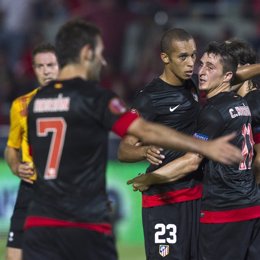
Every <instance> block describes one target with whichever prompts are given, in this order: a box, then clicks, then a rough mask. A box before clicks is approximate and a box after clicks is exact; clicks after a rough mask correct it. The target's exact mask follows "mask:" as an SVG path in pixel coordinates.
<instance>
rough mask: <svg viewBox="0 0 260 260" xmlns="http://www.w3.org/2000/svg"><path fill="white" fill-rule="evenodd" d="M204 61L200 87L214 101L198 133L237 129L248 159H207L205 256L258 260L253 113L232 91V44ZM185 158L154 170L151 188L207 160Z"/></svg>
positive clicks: (259, 204) (259, 208)
mask: <svg viewBox="0 0 260 260" xmlns="http://www.w3.org/2000/svg"><path fill="white" fill-rule="evenodd" d="M200 63H201V64H200V69H199V87H200V89H201V90H204V91H206V93H207V98H208V101H207V104H206V105H205V107H204V108H203V109H202V110H201V112H200V115H199V118H198V127H197V130H196V133H195V135H196V136H197V137H198V138H203V139H209V140H210V139H211V138H215V137H219V136H222V135H225V134H226V133H228V132H232V131H233V130H235V129H237V137H236V138H235V139H234V144H235V145H236V146H237V147H241V148H242V155H243V160H242V161H241V162H240V163H239V164H234V165H229V166H226V165H223V164H220V163H216V162H214V161H211V160H210V161H205V163H204V178H203V197H202V202H201V217H200V232H199V247H200V258H199V259H201V260H204V259H210V260H215V259H216V260H217V259H223V260H228V259H238V260H239V259H241V260H242V259H248V260H249V259H258V257H259V253H260V252H259V242H260V237H259V234H260V233H259V231H260V230H259V229H260V219H259V218H260V193H259V189H258V188H257V185H256V180H255V176H254V174H253V173H252V169H251V164H252V158H253V144H254V141H253V135H252V131H251V112H250V109H249V107H248V105H247V102H246V100H245V99H243V98H242V97H240V96H239V95H237V94H235V93H233V92H230V83H231V80H232V77H233V75H234V72H235V70H236V66H237V60H236V58H235V56H232V55H231V54H230V47H229V46H228V44H227V43H222V44H219V43H211V44H210V45H209V47H208V49H207V51H206V52H205V53H204V55H203V56H202V58H201V61H200ZM185 156H186V157H187V158H188V159H187V158H186V159H185V158H184V159H183V160H181V158H179V159H178V160H176V161H175V166H174V162H173V163H170V164H172V165H171V166H172V167H170V164H168V165H166V166H165V167H164V169H163V168H161V169H159V170H158V172H157V174H155V175H153V174H152V177H151V176H150V178H149V181H148V186H149V185H150V184H152V183H153V182H154V181H155V179H156V178H157V179H158V180H159V182H165V181H166V178H168V181H173V180H178V179H179V178H180V177H183V176H186V173H185V171H187V172H188V171H190V169H191V168H192V167H195V168H196V165H197V167H198V164H199V162H200V161H201V160H202V158H200V159H198V156H197V155H192V154H186V155H185ZM192 156H193V159H191V158H192ZM185 160H186V165H185ZM188 160H190V161H189V163H190V165H188V164H187V162H188ZM192 160H193V166H191V165H192ZM174 167H175V168H174ZM183 169H184V170H183ZM163 170H164V172H162V171H163ZM174 170H175V172H174ZM159 171H161V172H159ZM166 176H167V177H166ZM148 177H149V176H148ZM141 179H142V180H141ZM147 179H148V178H146V176H141V178H140V179H139V180H138V179H135V180H131V181H130V182H129V183H133V184H134V185H135V186H134V187H135V188H136V189H139V188H140V187H141V189H145V188H147V187H145V185H144V184H146V185H147ZM241 237H243V239H241Z"/></svg>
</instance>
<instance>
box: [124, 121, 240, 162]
mask: <svg viewBox="0 0 260 260" xmlns="http://www.w3.org/2000/svg"><path fill="white" fill-rule="evenodd" d="M127 133H128V134H132V135H134V136H136V137H137V138H139V140H141V142H143V143H149V144H154V145H156V146H161V147H163V148H167V149H173V150H177V151H186V152H194V153H199V154H202V155H204V156H205V157H207V158H209V159H212V160H214V161H218V162H220V163H224V164H232V163H235V162H239V161H241V160H242V157H241V151H240V150H239V149H238V148H237V147H235V146H233V145H232V144H230V143H229V141H231V140H232V139H233V138H234V137H235V133H233V134H230V135H227V136H224V137H220V138H217V139H215V140H211V141H203V140H199V139H197V138H194V137H191V136H188V135H185V134H182V133H180V132H178V131H176V130H174V129H171V128H169V127H166V126H163V125H160V124H156V123H151V122H147V121H145V120H144V119H141V118H137V119H135V120H134V121H133V122H132V123H131V124H130V126H129V127H128V129H127Z"/></svg>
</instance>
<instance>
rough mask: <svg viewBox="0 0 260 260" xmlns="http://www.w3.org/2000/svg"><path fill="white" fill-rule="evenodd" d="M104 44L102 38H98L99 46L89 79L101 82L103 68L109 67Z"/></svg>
mask: <svg viewBox="0 0 260 260" xmlns="http://www.w3.org/2000/svg"><path fill="white" fill-rule="evenodd" d="M103 50H104V43H103V40H102V38H101V37H100V36H98V37H97V45H96V48H95V49H94V52H93V55H92V58H91V62H90V64H89V65H90V66H89V70H88V79H90V80H99V79H100V75H101V70H102V67H103V66H106V65H107V62H106V60H105V58H104V57H103Z"/></svg>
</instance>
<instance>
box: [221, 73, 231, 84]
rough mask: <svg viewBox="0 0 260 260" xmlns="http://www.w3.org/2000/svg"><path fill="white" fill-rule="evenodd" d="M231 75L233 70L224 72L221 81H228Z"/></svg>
mask: <svg viewBox="0 0 260 260" xmlns="http://www.w3.org/2000/svg"><path fill="white" fill-rule="evenodd" d="M232 77H233V72H231V71H228V72H226V74H225V75H224V79H223V82H224V83H230V81H231V79H232Z"/></svg>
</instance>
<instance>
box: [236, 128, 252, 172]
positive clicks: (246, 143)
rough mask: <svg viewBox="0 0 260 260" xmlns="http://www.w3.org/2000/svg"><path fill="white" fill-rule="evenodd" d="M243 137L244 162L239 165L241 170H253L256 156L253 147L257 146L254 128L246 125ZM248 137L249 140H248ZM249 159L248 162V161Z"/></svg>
mask: <svg viewBox="0 0 260 260" xmlns="http://www.w3.org/2000/svg"><path fill="white" fill-rule="evenodd" d="M241 133H242V136H243V138H244V140H243V144H242V156H243V161H242V162H241V163H240V164H239V170H242V171H243V170H247V169H251V165H252V159H253V155H254V149H253V146H254V144H255V142H254V139H253V135H252V128H251V124H248V125H247V126H246V124H244V125H243V127H242V132H241ZM247 136H248V138H247ZM247 158H248V160H247Z"/></svg>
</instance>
